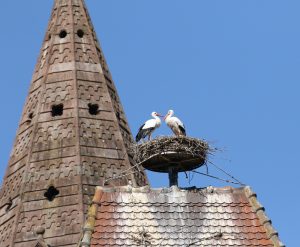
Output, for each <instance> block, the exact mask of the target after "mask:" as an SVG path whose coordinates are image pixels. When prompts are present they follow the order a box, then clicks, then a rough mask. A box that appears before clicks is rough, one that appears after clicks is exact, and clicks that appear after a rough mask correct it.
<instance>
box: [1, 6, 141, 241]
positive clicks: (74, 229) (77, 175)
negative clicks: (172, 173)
mask: <svg viewBox="0 0 300 247" xmlns="http://www.w3.org/2000/svg"><path fill="white" fill-rule="evenodd" d="M131 141H132V136H131V132H130V129H129V127H128V123H127V120H126V117H125V114H124V111H123V108H122V105H121V102H120V100H119V97H118V94H117V91H116V88H115V86H114V82H113V80H112V77H111V74H110V72H109V70H108V67H107V64H106V62H105V59H104V56H103V53H102V50H101V48H100V46H99V43H98V40H97V37H96V35H95V32H94V28H93V26H92V23H91V20H90V18H89V15H88V12H87V9H86V6H85V4H84V1H83V0H56V1H55V4H54V7H53V11H52V14H51V18H50V21H49V25H48V28H47V32H46V36H45V39H44V42H43V46H42V49H41V53H40V56H39V59H38V62H37V65H36V68H35V71H34V74H33V77H32V82H31V86H30V90H29V94H28V97H27V100H26V103H25V106H24V110H23V113H22V117H21V121H20V126H19V129H18V132H17V136H16V140H15V143H14V147H13V150H12V153H11V157H10V160H9V164H8V168H7V171H6V175H5V178H4V182H3V185H2V188H1V194H0V245H1V246H3V247H15V246H16V247H23V246H36V245H38V246H39V242H38V244H36V243H37V241H39V240H38V238H39V236H41V234H42V239H43V241H42V242H43V243H45V244H48V245H50V246H76V243H78V241H79V237H80V231H81V228H82V224H83V221H84V219H85V214H86V208H87V205H89V203H90V200H89V198H90V196H91V195H93V194H94V187H95V186H96V185H105V181H106V182H107V184H108V185H126V184H128V183H132V184H134V185H144V184H146V183H147V179H146V176H145V175H144V173H143V172H136V169H135V167H134V165H135V164H134V162H133V159H132V157H131V156H130V154H129V153H128V148H129V145H130V142H131ZM128 171H129V172H128ZM124 174H125V176H124ZM127 174H129V175H127ZM114 178H117V179H114Z"/></svg>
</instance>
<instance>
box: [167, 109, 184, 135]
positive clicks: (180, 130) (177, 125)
mask: <svg viewBox="0 0 300 247" xmlns="http://www.w3.org/2000/svg"><path fill="white" fill-rule="evenodd" d="M173 115H174V111H173V110H169V111H168V113H167V115H166V116H165V122H166V124H167V125H168V126H169V127H170V128H171V130H172V131H173V133H174V134H175V135H177V136H186V131H185V127H184V124H183V123H182V122H181V120H180V119H179V118H177V117H173Z"/></svg>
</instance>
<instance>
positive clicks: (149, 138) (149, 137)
mask: <svg viewBox="0 0 300 247" xmlns="http://www.w3.org/2000/svg"><path fill="white" fill-rule="evenodd" d="M151 135H152V134H151V133H150V134H149V136H148V141H151V140H152V137H151Z"/></svg>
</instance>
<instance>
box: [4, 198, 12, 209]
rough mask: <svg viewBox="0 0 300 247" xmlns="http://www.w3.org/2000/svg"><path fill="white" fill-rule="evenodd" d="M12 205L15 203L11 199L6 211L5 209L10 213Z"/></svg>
mask: <svg viewBox="0 0 300 247" xmlns="http://www.w3.org/2000/svg"><path fill="white" fill-rule="evenodd" d="M12 205H13V201H12V199H11V198H9V199H8V202H7V203H6V209H5V211H6V212H8V211H9V210H10V209H11V207H12Z"/></svg>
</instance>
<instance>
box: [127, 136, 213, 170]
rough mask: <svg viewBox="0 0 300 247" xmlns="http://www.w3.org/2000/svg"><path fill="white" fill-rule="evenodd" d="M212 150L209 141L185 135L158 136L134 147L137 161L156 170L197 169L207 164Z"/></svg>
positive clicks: (149, 168) (133, 150) (147, 167)
mask: <svg viewBox="0 0 300 247" xmlns="http://www.w3.org/2000/svg"><path fill="white" fill-rule="evenodd" d="M211 152H212V149H211V148H210V146H209V145H208V143H207V142H205V141H203V140H200V139H196V138H191V137H185V136H172V137H158V138H156V139H154V140H152V141H148V142H146V143H142V144H136V145H134V146H133V147H132V153H133V156H134V158H135V161H136V162H137V163H138V164H141V165H142V166H143V167H144V168H146V169H148V170H152V171H156V172H168V171H169V170H170V168H171V169H174V170H176V171H178V172H181V171H190V170H193V169H196V168H198V167H200V166H202V165H204V164H205V162H206V160H207V156H208V154H210V153H211Z"/></svg>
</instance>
